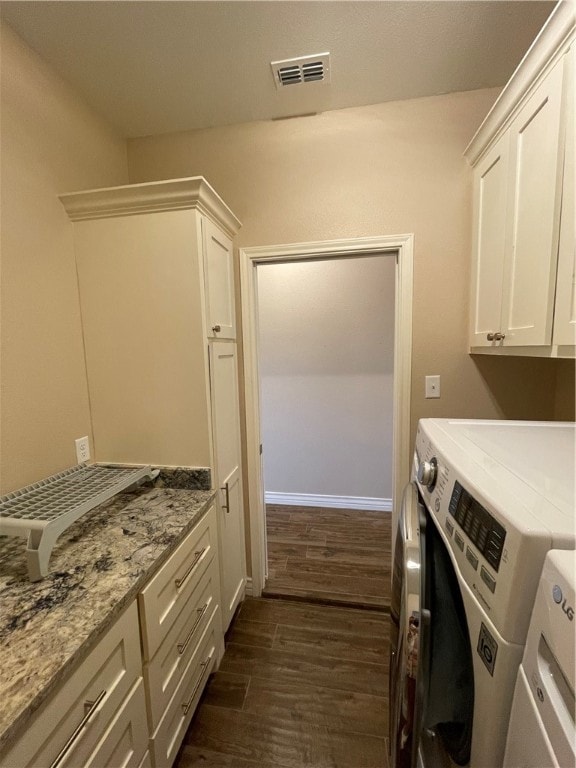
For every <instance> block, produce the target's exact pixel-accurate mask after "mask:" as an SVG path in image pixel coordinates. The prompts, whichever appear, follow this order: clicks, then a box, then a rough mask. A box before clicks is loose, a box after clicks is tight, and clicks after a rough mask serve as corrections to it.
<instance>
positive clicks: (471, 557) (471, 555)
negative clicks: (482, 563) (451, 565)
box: [466, 547, 478, 570]
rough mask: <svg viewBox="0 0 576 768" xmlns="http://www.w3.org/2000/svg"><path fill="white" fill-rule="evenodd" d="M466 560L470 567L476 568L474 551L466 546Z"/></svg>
mask: <svg viewBox="0 0 576 768" xmlns="http://www.w3.org/2000/svg"><path fill="white" fill-rule="evenodd" d="M466 560H468V562H469V563H470V565H471V566H472V568H474V570H476V569H477V568H478V558H477V557H476V555H475V554H474V552H472V550H471V549H470V547H466Z"/></svg>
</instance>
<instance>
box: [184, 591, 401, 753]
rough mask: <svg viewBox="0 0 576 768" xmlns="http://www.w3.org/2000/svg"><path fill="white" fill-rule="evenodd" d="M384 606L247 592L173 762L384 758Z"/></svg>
mask: <svg viewBox="0 0 576 768" xmlns="http://www.w3.org/2000/svg"><path fill="white" fill-rule="evenodd" d="M388 645H389V625H388V616H387V615H386V614H385V613H383V612H378V611H373V610H372V611H364V610H359V609H351V608H341V607H334V606H328V605H318V604H310V603H305V602H292V601H287V600H278V599H274V600H270V599H263V598H258V599H256V598H247V599H246V600H245V601H244V603H243V604H242V606H241V608H240V610H239V612H238V614H237V616H236V617H235V619H234V621H233V623H232V625H231V628H230V630H229V632H228V635H227V638H226V652H225V654H224V658H223V660H222V664H221V665H220V669H219V670H218V671H217V672H216V673H215V674H214V675H213V676H212V677H211V679H210V681H209V683H208V685H207V688H206V691H205V693H204V695H203V698H202V702H201V704H200V706H199V708H198V710H197V712H196V714H195V716H194V720H193V721H192V724H191V726H190V728H189V730H188V733H187V734H186V737H185V740H184V744H183V747H182V749H181V750H180V753H179V756H178V758H177V760H176V763H175V768H200V766H202V768H388V765H389V763H388V757H387V755H388V740H387V738H386V735H387V729H388Z"/></svg>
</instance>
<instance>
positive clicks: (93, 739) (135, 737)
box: [0, 603, 148, 768]
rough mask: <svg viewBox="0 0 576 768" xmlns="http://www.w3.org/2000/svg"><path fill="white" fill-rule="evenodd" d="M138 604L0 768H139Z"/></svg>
mask: <svg viewBox="0 0 576 768" xmlns="http://www.w3.org/2000/svg"><path fill="white" fill-rule="evenodd" d="M147 736H148V728H147V723H146V706H145V698H144V686H143V681H142V661H141V655H140V635H139V632H138V612H137V608H136V604H135V603H132V604H131V605H130V607H129V608H128V609H127V610H126V611H125V612H124V613H123V614H122V616H121V617H120V618H119V619H118V621H117V622H116V623H115V624H114V625H113V626H112V628H111V629H110V630H109V631H108V632H107V634H106V635H105V636H104V637H103V638H102V640H100V642H99V643H98V645H96V646H95V648H93V649H92V651H91V652H90V654H89V655H88V657H87V658H86V660H85V661H84V663H83V664H82V665H81V666H80V667H79V668H78V669H77V670H75V671H74V672H73V673H72V675H71V676H70V677H69V678H68V679H67V680H66V682H65V683H64V685H63V686H62V687H61V688H60V689H59V691H58V692H57V693H56V694H55V695H54V696H53V697H52V698H51V699H49V700H48V701H47V702H46V704H45V705H44V706H43V707H41V708H40V710H39V711H38V712H37V713H36V715H35V716H34V718H33V720H32V722H31V723H30V725H29V726H28V727H27V728H26V732H25V734H24V735H23V736H22V737H21V738H20V739H19V740H18V741H17V742H16V744H15V745H14V746H13V747H12V748H11V749H10V751H9V752H8V753H7V754H5V755H4V756H3V757H2V758H1V760H0V765H2V766H3V768H16V767H17V768H38V766H46V767H48V766H50V768H76V767H77V766H99V767H100V766H118V765H122V766H126V767H127V768H138V766H140V764H141V763H142V761H143V760H144V759H145V755H146V751H147V749H148V741H147Z"/></svg>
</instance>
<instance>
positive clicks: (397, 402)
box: [240, 234, 414, 597]
mask: <svg viewBox="0 0 576 768" xmlns="http://www.w3.org/2000/svg"><path fill="white" fill-rule="evenodd" d="M413 247H414V235H412V234H406V235H384V236H381V237H361V238H354V239H345V240H322V241H317V242H309V243H292V244H289V245H270V246H259V247H254V248H241V249H240V286H241V297H242V299H241V311H242V343H243V368H244V407H245V418H246V422H245V423H246V473H247V478H246V479H247V502H248V509H249V519H250V552H251V566H252V568H251V571H252V577H251V582H250V581H249V582H248V585H247V592H249V593H250V594H252V595H254V596H256V597H258V596H260V595H261V594H262V590H263V588H264V583H265V578H266V535H265V534H266V520H265V506H264V484H263V476H262V462H261V455H260V444H261V425H260V384H259V382H260V379H259V374H258V287H257V281H256V268H257V266H258V265H259V264H266V263H271V262H289V261H304V260H310V259H327V258H330V259H333V258H351V257H354V256H383V257H390V256H391V255H395V256H396V271H395V280H396V287H395V317H394V395H393V401H394V402H393V411H394V417H393V446H394V456H393V478H394V490H393V513H392V515H393V517H392V525H393V530H395V527H396V525H397V520H398V517H397V515H398V513H397V511H396V510H398V508H399V504H400V500H401V498H402V491H403V488H404V486H405V485H406V483H407V482H408V480H409V478H410V396H411V364H412V292H413V289H412V283H413Z"/></svg>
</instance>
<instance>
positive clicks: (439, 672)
mask: <svg viewBox="0 0 576 768" xmlns="http://www.w3.org/2000/svg"><path fill="white" fill-rule="evenodd" d="M426 553H427V563H426V588H427V594H426V605H427V606H430V610H431V613H432V623H431V628H430V654H429V657H428V658H427V661H426V663H427V664H429V669H428V671H427V675H426V679H427V682H428V690H427V692H426V698H425V701H426V711H425V714H424V727H425V728H426V729H427V730H429V731H433V732H434V733H436V734H437V735H438V736H440V738H441V740H442V743H443V747H444V750H445V752H446V753H447V754H448V755H449V756H450V758H451V759H452V760H453V761H454V763H456V764H457V765H466V764H467V763H468V762H469V761H470V751H471V744H472V724H473V716H474V666H473V661H472V648H471V646H470V632H469V630H468V623H467V621H466V611H465V609H464V603H463V601H462V593H461V592H460V585H459V583H458V577H457V575H456V572H455V570H454V566H453V565H452V561H451V559H450V556H449V554H448V550H447V549H446V545H445V544H444V542H443V541H442V538H441V536H440V534H439V533H438V530H437V529H436V526H435V525H434V523H433V522H432V520H429V521H428V524H427V526H426ZM425 762H426V761H425Z"/></svg>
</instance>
